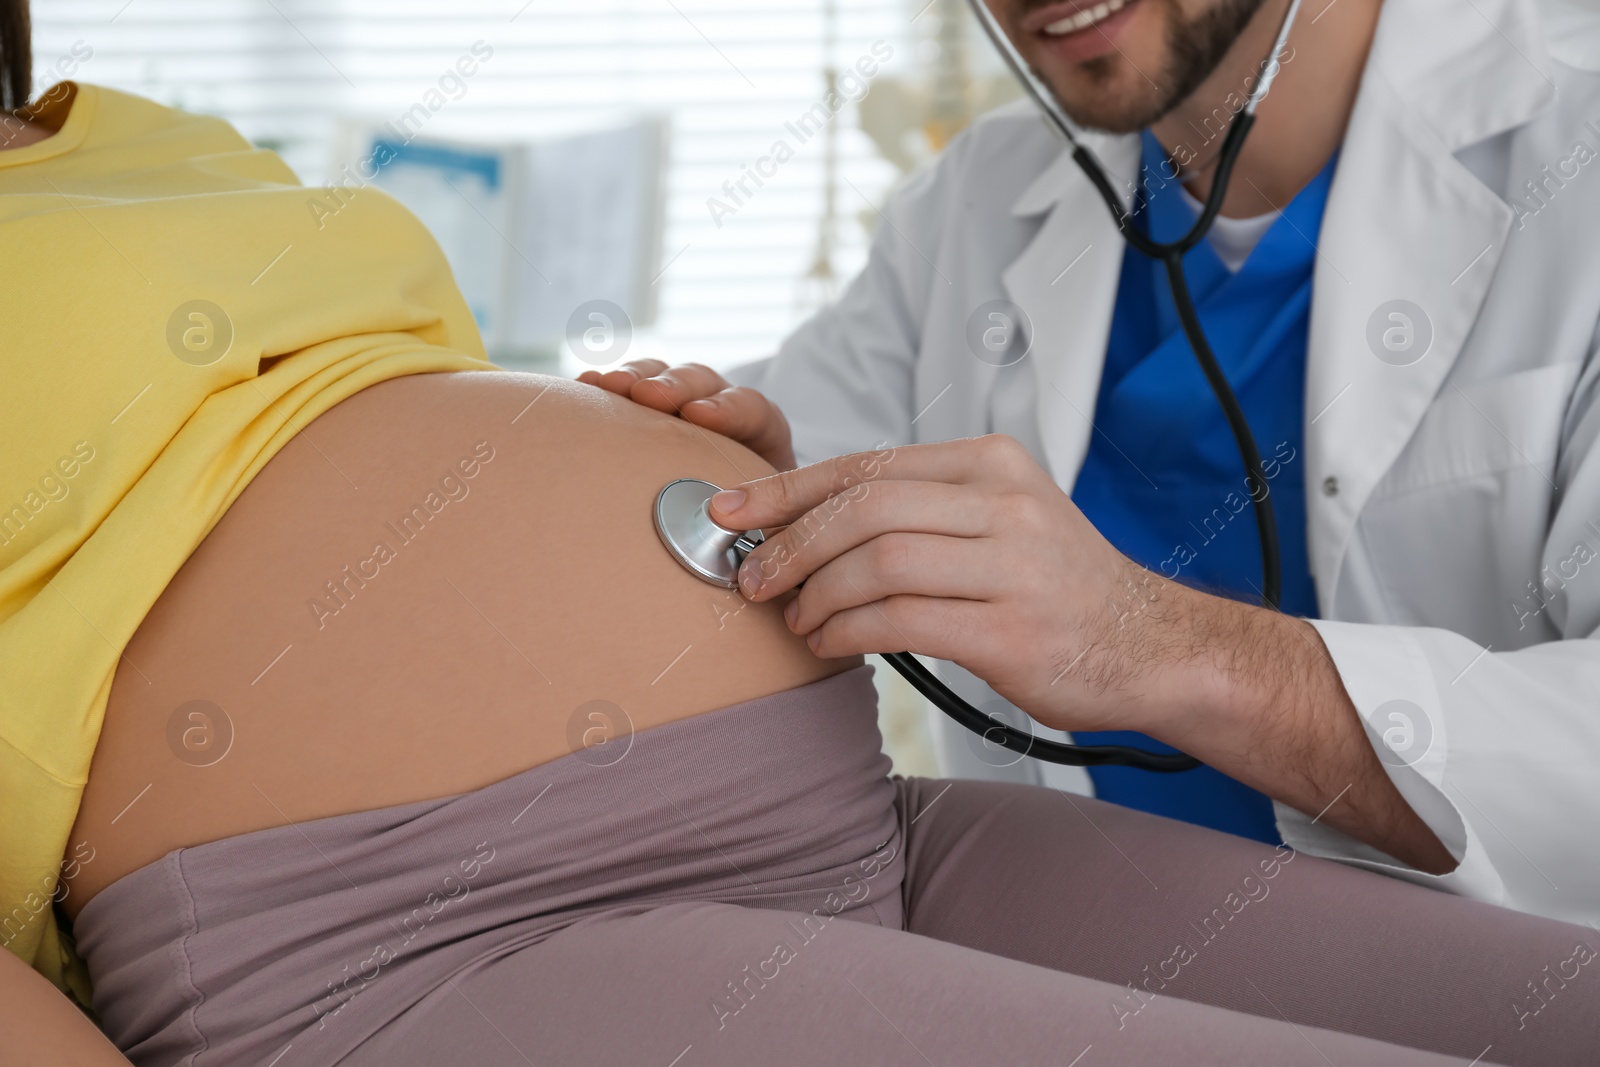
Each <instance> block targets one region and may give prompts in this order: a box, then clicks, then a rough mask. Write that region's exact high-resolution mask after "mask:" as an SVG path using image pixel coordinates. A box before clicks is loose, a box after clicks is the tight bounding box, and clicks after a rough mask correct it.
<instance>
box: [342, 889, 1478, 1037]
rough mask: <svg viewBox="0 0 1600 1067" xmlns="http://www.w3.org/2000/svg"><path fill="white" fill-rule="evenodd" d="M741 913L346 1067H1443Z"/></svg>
mask: <svg viewBox="0 0 1600 1067" xmlns="http://www.w3.org/2000/svg"><path fill="white" fill-rule="evenodd" d="M802 918H803V916H801V915H798V914H790V913H787V912H778V911H760V910H755V909H748V908H741V907H738V906H735V905H727V904H703V903H688V904H675V905H669V906H665V907H658V908H654V909H650V910H626V909H623V910H618V911H615V912H610V913H607V914H606V915H604V916H601V917H598V918H595V919H590V920H586V921H584V922H581V923H578V924H577V925H575V926H572V927H569V928H567V929H566V930H564V931H562V932H561V933H559V934H557V935H555V936H554V937H552V938H550V939H549V940H547V941H544V942H542V943H541V944H539V945H536V946H533V947H531V948H527V949H523V950H521V951H518V952H516V953H514V954H512V955H509V956H505V957H502V958H501V959H499V960H497V961H495V962H494V963H492V964H489V965H488V966H485V967H483V968H480V969H478V970H476V971H474V972H472V973H470V974H468V975H464V976H461V977H459V978H457V979H454V980H452V981H450V982H448V983H447V984H446V985H445V986H443V987H441V988H440V989H439V990H437V991H436V992H435V993H434V994H432V995H430V996H429V997H428V998H427V999H426V1000H424V1001H423V1002H422V1003H421V1004H419V1005H417V1006H416V1007H415V1008H413V1009H412V1010H411V1011H410V1012H408V1013H407V1015H405V1016H404V1017H402V1018H401V1019H400V1020H399V1021H397V1022H395V1023H393V1024H391V1025H390V1026H389V1027H387V1028H386V1029H385V1030H383V1031H380V1032H379V1033H378V1034H377V1035H376V1036H375V1037H374V1038H372V1039H371V1040H369V1041H368V1042H367V1043H366V1044H364V1045H362V1046H361V1047H360V1048H358V1049H357V1050H356V1051H355V1052H354V1053H353V1054H351V1055H350V1056H348V1057H347V1058H345V1059H344V1060H343V1061H342V1063H341V1065H340V1067H369V1065H371V1067H376V1065H379V1064H382V1065H384V1067H410V1065H421V1064H429V1065H432V1064H437V1063H472V1064H475V1065H477V1067H495V1065H501V1064H504V1065H507V1067H524V1065H526V1064H528V1063H537V1064H545V1063H582V1064H594V1065H609V1064H627V1065H629V1067H634V1065H638V1064H658V1065H660V1067H705V1065H715V1064H751V1063H761V1064H767V1065H769V1067H785V1065H791V1064H792V1065H799V1064H819V1063H868V1064H875V1065H877V1064H885V1065H887V1064H908V1065H911V1064H917V1065H925V1064H930V1063H931V1064H939V1065H941V1067H947V1065H956V1064H996V1063H1003V1064H1007V1065H1029V1064H1051V1065H1054V1067H1064V1065H1067V1064H1075V1063H1082V1064H1084V1065H1085V1067H1088V1065H1091V1064H1093V1065H1108V1064H1151V1063H1227V1064H1236V1063H1273V1064H1311V1065H1317V1067H1321V1065H1323V1064H1325V1063H1326V1062H1327V1060H1326V1059H1325V1057H1327V1058H1331V1059H1332V1060H1333V1062H1336V1063H1361V1064H1397V1065H1398V1064H1434V1063H1444V1062H1450V1061H1447V1060H1444V1059H1442V1058H1440V1057H1436V1056H1433V1055H1431V1054H1428V1053H1422V1052H1418V1051H1416V1050H1411V1049H1399V1048H1394V1047H1391V1046H1386V1045H1382V1044H1379V1043H1377V1042H1372V1041H1368V1040H1365V1039H1362V1038H1356V1037H1351V1036H1349V1035H1346V1034H1336V1033H1326V1032H1322V1031H1318V1030H1314V1029H1308V1028H1300V1029H1298V1030H1297V1029H1296V1028H1295V1027H1293V1026H1290V1025H1288V1024H1285V1023H1281V1022H1278V1021H1275V1020H1267V1019H1261V1018H1257V1017H1254V1016H1250V1015H1242V1014H1239V1013H1236V1012H1231V1011H1226V1010H1224V1009H1221V1008H1211V1007H1205V1006H1202V1005H1198V1004H1192V1003H1189V1002H1186V1001H1182V1000H1176V999H1164V1000H1162V1001H1159V1002H1157V1003H1156V1004H1153V1005H1152V1006H1151V1007H1150V1008H1149V1009H1147V1018H1146V1019H1145V1020H1144V1021H1143V1022H1144V1025H1142V1026H1140V1027H1138V1028H1137V1029H1131V1028H1130V1029H1129V1030H1127V1031H1124V1032H1119V1031H1118V1029H1117V1026H1116V1024H1115V1022H1114V1021H1113V1020H1112V1019H1111V1017H1110V1016H1109V1015H1108V1014H1107V1013H1106V1011H1105V1004H1106V1003H1107V1001H1108V999H1109V998H1111V997H1114V996H1115V995H1116V994H1117V992H1118V991H1117V989H1116V988H1115V987H1113V986H1111V985H1108V984H1106V983H1104V982H1098V981H1095V980H1093V979H1088V978H1082V977H1079V976H1077V975H1072V974H1063V973H1061V972H1058V971H1052V970H1048V969H1046V968H1043V967H1036V966H1033V965H1031V964H1026V963H1019V962H1017V961H1015V960H1010V959H1005V958H1002V957H1000V956H994V955H990V954H987V953H983V952H977V951H974V950H972V949H968V948H962V947H960V946H957V945H952V944H948V943H945V942H941V941H936V940H933V939H931V938H925V937H919V936H917V935H915V934H910V933H906V932H903V931H899V930H890V929H884V928H882V927H879V926H874V925H869V924H866V923H861V922H850V921H846V920H843V919H834V920H831V921H830V922H829V923H828V924H826V925H823V926H820V927H818V928H815V929H812V930H809V931H808V930H805V929H803V928H802V927H801V920H802Z"/></svg>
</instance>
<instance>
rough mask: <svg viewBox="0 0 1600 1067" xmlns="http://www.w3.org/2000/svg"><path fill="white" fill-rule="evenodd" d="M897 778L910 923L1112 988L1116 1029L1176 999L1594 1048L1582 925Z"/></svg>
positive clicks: (1076, 812)
mask: <svg viewBox="0 0 1600 1067" xmlns="http://www.w3.org/2000/svg"><path fill="white" fill-rule="evenodd" d="M900 789H901V797H900V803H901V809H902V811H901V824H902V826H903V827H904V829H905V831H906V883H905V890H904V893H905V904H906V925H907V929H909V930H911V931H914V932H916V933H919V934H925V935H927V936H929V937H935V938H939V939H940V940H943V941H950V942H953V943H955V944H959V945H964V946H967V947H970V948H975V949H980V950H982V951H984V952H990V953H995V954H997V955H1002V956H1006V957H1009V958H1011V959H1015V960H1022V961H1025V962H1028V963H1034V964H1039V965H1041V966H1044V967H1051V968H1055V969H1058V970H1063V971H1069V972H1071V973H1074V974H1079V975H1085V976H1088V977H1090V978H1094V979H1098V980H1101V981H1103V982H1107V983H1110V986H1111V987H1112V995H1111V996H1110V997H1109V998H1107V1000H1106V1001H1105V1002H1104V1003H1103V1004H1102V1006H1101V1010H1102V1012H1103V1013H1104V1014H1105V1015H1106V1017H1107V1018H1108V1019H1114V1020H1115V1022H1116V1025H1117V1026H1118V1027H1119V1028H1120V1029H1121V1030H1122V1031H1123V1032H1130V1033H1132V1032H1137V1031H1138V1030H1140V1029H1142V1028H1144V1027H1145V1026H1147V1025H1148V1023H1149V1020H1150V1018H1151V1012H1152V1011H1153V1010H1154V1009H1155V1008H1156V1007H1157V1006H1159V1005H1161V1004H1162V1003H1164V1002H1165V1001H1167V1000H1169V999H1171V998H1173V997H1181V998H1184V999H1187V1000H1192V1001H1198V1002H1201V1003H1205V1004H1214V1005H1221V1006H1225V1007H1228V1008H1232V1009H1234V1010H1237V1011H1242V1012H1250V1013H1253V1014H1257V1015H1262V1016H1267V1017H1272V1018H1279V1017H1281V1018H1286V1019H1289V1020H1292V1021H1293V1022H1295V1023H1297V1024H1300V1025H1303V1026H1304V1025H1309V1026H1317V1027H1325V1028H1328V1029H1333V1030H1343V1031H1348V1032H1351V1033H1357V1034H1364V1035H1367V1036H1369V1037H1374V1038H1377V1039H1379V1040H1383V1041H1391V1042H1395V1043H1398V1044H1409V1045H1415V1046H1418V1047H1425V1048H1431V1049H1435V1050H1438V1051H1442V1052H1448V1053H1450V1054H1452V1055H1457V1056H1462V1057H1464V1058H1466V1059H1471V1058H1472V1057H1474V1056H1478V1055H1480V1054H1483V1053H1485V1052H1487V1055H1485V1056H1484V1059H1485V1060H1486V1061H1488V1060H1494V1061H1504V1062H1509V1063H1519V1064H1521V1063H1571V1062H1574V1058H1573V1057H1574V1054H1575V1052H1576V1051H1577V1050H1580V1049H1582V1050H1592V1049H1594V1048H1596V1047H1600V976H1596V975H1593V974H1589V973H1587V972H1588V971H1590V970H1592V969H1593V966H1600V964H1595V965H1593V966H1589V967H1584V966H1583V961H1587V960H1592V959H1593V958H1594V955H1595V952H1596V951H1600V937H1596V936H1595V934H1594V932H1593V931H1591V930H1588V929H1585V928H1583V927H1579V926H1571V925H1568V924H1566V923H1559V922H1554V921H1551V920H1547V919H1540V918H1536V917H1534V916H1530V915H1524V914H1521V913H1518V912H1513V911H1508V910H1506V909H1503V908H1497V907H1493V906H1491V905H1488V904H1483V903H1479V902H1476V901H1470V900H1465V899H1462V898H1460V897H1453V896H1448V895H1446V894H1443V893H1438V892H1435V891H1433V890H1429V889H1425V888H1422V887H1420V886H1416V885H1411V884H1409V883H1405V882H1401V881H1398V880H1395V879H1391V878H1385V877H1383V876H1381V875H1376V874H1372V873H1370V872H1367V871H1361V870H1357V869H1354V868H1351V867H1346V866H1343V865H1340V864H1336V863H1330V862H1327V861H1324V860H1319V859H1316V858H1315V857H1311V856H1303V855H1299V854H1296V853H1294V852H1293V851H1291V850H1289V849H1287V848H1279V849H1274V848H1272V847H1270V846H1267V845H1263V844H1259V843H1257V842H1254V841H1247V840H1244V839H1243V838H1237V837H1232V836H1230V835H1227V834H1220V833H1216V832H1214V831H1210V830H1205V829H1201V828H1199V827H1195V826H1189V825H1187V824H1184V823H1177V822H1173V821H1171V820H1168V819H1162V818H1159V817H1156V816H1153V815H1148V814H1145V813H1143V812H1138V811H1132V810H1129V809H1126V808H1120V807H1117V806H1115V805H1111V804H1106V803H1102V802H1100V801H1095V800H1090V799H1088V798H1085V797H1080V796H1072V795H1069V794H1066V793H1062V792H1059V791H1056V790H1052V789H1043V788H1037V787H1033V786H1017V785H1007V784H1001V783H993V782H972V781H955V782H952V781H940V780H931V779H908V780H905V781H902V782H901V783H900ZM1585 946H1586V947H1585ZM1580 968H1581V969H1580ZM1562 973H1565V979H1563V978H1562V977H1561V974H1562ZM1574 973H1576V977H1574Z"/></svg>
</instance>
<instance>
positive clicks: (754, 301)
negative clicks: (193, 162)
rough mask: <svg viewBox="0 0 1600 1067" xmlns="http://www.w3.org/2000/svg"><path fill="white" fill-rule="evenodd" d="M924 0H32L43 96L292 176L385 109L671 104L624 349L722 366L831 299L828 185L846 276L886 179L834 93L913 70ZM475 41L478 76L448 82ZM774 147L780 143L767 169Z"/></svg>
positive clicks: (454, 112)
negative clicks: (215, 122) (143, 114)
mask: <svg viewBox="0 0 1600 1067" xmlns="http://www.w3.org/2000/svg"><path fill="white" fill-rule="evenodd" d="M924 4H925V0H850V2H848V3H845V2H839V3H837V4H836V5H834V4H828V3H824V2H823V0H765V2H763V3H761V4H759V5H753V4H749V3H744V2H740V0H449V2H443V0H34V5H33V21H34V60H35V66H36V75H37V78H36V81H37V82H38V84H39V87H40V88H42V87H43V86H44V85H46V84H48V83H50V82H53V81H55V80H58V79H59V78H60V77H62V76H71V77H75V78H77V79H79V80H83V81H88V82H93V83H96V84H101V85H107V86H111V87H115V88H119V89H124V90H127V91H130V92H135V93H139V94H141V95H144V96H148V97H151V98H153V99H155V100H158V101H160V102H162V103H166V104H171V105H175V106H178V107H182V108H185V109H188V110H191V111H197V112H205V113H208V114H214V115H218V116H221V117H223V118H225V119H227V120H228V121H230V122H232V123H233V124H234V125H235V126H237V127H238V128H239V130H240V131H241V132H242V133H243V134H244V135H245V136H246V137H248V138H249V139H250V140H252V141H254V142H256V143H258V144H261V145H263V146H265V147H270V148H272V149H274V150H276V151H278V152H279V153H280V154H281V155H282V156H283V157H284V159H285V160H286V161H287V162H288V164H289V165H290V166H291V167H293V168H294V170H295V171H296V173H298V174H299V175H300V177H301V179H302V180H303V181H305V182H307V183H308V184H320V183H323V182H325V181H327V180H329V178H330V173H329V172H330V164H331V162H332V160H333V159H334V156H335V137H336V135H337V129H338V124H339V121H340V120H341V119H343V118H353V119H359V120H371V121H375V122H386V121H388V122H393V121H396V120H397V119H398V118H400V117H401V116H402V115H405V114H407V113H408V112H409V113H413V114H415V112H414V109H415V107H416V105H418V104H419V103H420V102H425V101H432V100H436V99H438V98H441V97H442V98H443V101H444V102H443V103H442V105H441V106H439V107H438V108H437V110H432V111H430V112H429V115H428V119H427V125H426V129H425V134H426V135H428V136H438V137H447V138H454V139H484V140H492V141H506V140H515V139H522V138H537V137H542V136H549V135H556V134H561V133H566V132H572V131H577V130H583V129H592V128H597V127H603V126H605V125H607V124H608V123H614V122H616V121H618V120H622V119H627V118H631V117H635V116H637V115H639V114H641V113H649V114H663V115H665V116H666V117H667V119H668V121H669V122H670V125H671V135H670V136H671V140H670V149H669V151H670V164H669V170H668V174H667V177H666V183H665V184H666V202H665V233H664V236H663V239H662V254H661V267H662V269H661V272H660V275H659V277H658V278H657V280H656V282H655V285H656V286H658V287H659V290H658V292H657V294H656V299H657V306H658V308H659V314H658V319H657V322H656V324H655V326H654V327H652V328H649V329H645V330H641V331H639V332H638V333H637V334H636V336H635V339H634V342H633V344H632V347H631V349H630V351H629V353H628V356H629V357H633V356H639V355H658V356H660V357H661V358H666V359H671V360H679V361H682V360H698V361H701V362H706V363H709V364H712V365H714V366H727V365H731V364H733V363H737V362H740V361H742V360H744V359H749V358H753V357H756V356H760V355H764V354H767V353H768V352H770V351H771V350H772V349H773V348H774V347H775V346H776V344H777V343H778V342H779V340H780V339H781V338H782V337H783V336H784V335H785V334H786V333H787V332H788V331H789V330H790V329H792V328H793V327H794V326H795V325H796V324H798V323H799V322H800V321H801V320H802V319H803V318H804V317H805V316H806V315H807V314H808V313H809V312H810V311H811V310H813V309H814V308H815V307H816V306H817V305H818V304H819V303H820V302H821V301H822V300H824V299H826V297H827V296H828V295H829V291H830V286H829V284H828V282H829V279H828V278H826V277H815V276H808V272H811V269H812V268H813V266H814V265H815V260H816V257H817V253H818V247H819V239H820V229H819V227H820V223H821V218H822V215H823V210H824V206H825V203H826V202H827V198H828V195H829V193H830V191H831V194H832V197H833V203H834V205H835V213H836V215H837V218H836V221H835V224H834V227H833V244H832V247H831V249H829V250H828V251H829V256H828V260H829V264H830V265H831V267H832V271H833V281H834V283H835V284H836V285H838V286H842V285H843V284H844V282H846V281H847V280H848V279H849V278H850V277H851V276H852V275H853V274H854V273H855V272H856V271H857V270H858V269H859V268H860V265H861V262H862V260H863V258H864V255H865V246H866V241H867V226H866V222H867V221H868V220H871V219H873V218H874V217H875V216H874V214H873V209H872V205H873V204H874V203H879V202H881V200H882V197H883V194H884V192H885V190H886V189H887V187H888V186H889V185H890V183H892V182H893V181H894V179H895V177H896V171H895V169H894V168H893V167H892V166H890V165H889V164H888V163H886V162H884V161H883V160H882V159H881V158H879V156H878V154H877V153H876V152H875V151H874V149H873V148H872V146H871V144H870V143H869V142H868V140H867V138H866V137H865V136H864V135H863V134H862V133H861V132H860V130H859V128H858V126H857V119H856V108H855V106H854V104H853V103H852V102H850V99H849V98H850V97H853V96H856V95H859V94H860V92H862V91H870V85H871V82H872V80H873V78H869V77H866V76H864V75H863V74H862V73H861V71H865V70H869V69H871V70H874V71H875V74H874V76H873V77H884V76H889V77H896V78H907V77H911V76H913V73H914V64H915V63H916V62H917V58H918V55H919V54H920V53H919V48H920V49H926V48H928V47H929V34H930V32H931V30H932V29H933V27H931V26H930V25H929V24H930V23H932V22H934V21H935V19H936V16H928V15H926V14H923V13H922V12H923V11H924V10H925V9H924ZM475 48H476V53H475V52H474V49H475ZM485 50H488V51H490V53H491V54H489V55H488V56H487V58H485V57H484V55H483V53H484V51H485ZM468 55H474V56H475V59H476V62H475V66H476V72H475V73H474V74H473V75H472V76H471V77H469V78H460V77H457V78H454V79H450V78H448V77H447V76H448V75H449V74H450V72H451V71H452V70H453V69H455V67H456V63H457V60H458V59H459V58H461V57H462V56H468ZM863 57H865V58H866V59H867V60H868V62H864V63H863V62H860V61H862V60H863ZM858 63H859V64H860V65H859V67H858ZM830 65H831V66H833V67H834V68H835V69H836V70H837V71H838V74H839V79H840V83H839V85H838V86H837V88H838V89H839V90H840V91H841V95H840V97H839V98H837V99H838V100H839V102H840V103H841V106H840V107H838V109H837V114H832V113H831V112H830V111H829V109H828V104H829V100H828V98H827V95H826V91H827V86H826V85H825V81H824V71H825V69H826V68H828V67H829V66H830ZM846 72H848V73H846ZM430 93H436V94H437V96H436V97H430V96H429V94H430ZM819 108H820V109H819ZM824 114H827V115H828V122H829V123H830V124H831V125H832V127H833V132H832V152H833V158H832V160H831V161H830V158H829V152H830V149H829V138H828V137H827V136H823V135H820V134H818V135H812V136H808V137H806V138H804V140H802V139H801V138H800V137H799V136H797V135H796V134H797V133H803V132H805V131H806V130H808V129H809V127H808V126H807V125H806V121H805V120H806V117H807V116H810V121H811V122H812V123H813V124H814V125H819V126H820V125H822V123H821V121H820V117H821V116H822V115H824ZM778 142H784V143H786V144H787V145H788V146H789V148H790V149H791V150H792V156H790V157H788V158H784V159H782V160H781V161H775V160H774V159H773V158H772V157H773V155H774V148H775V146H776V145H777V143H778ZM780 154H781V153H780ZM763 157H768V158H767V161H766V162H765V163H763V162H761V161H762V159H763ZM758 167H759V169H760V170H761V171H762V172H763V173H765V176H764V177H761V180H760V182H759V183H757V182H755V180H754V179H753V178H751V177H749V175H750V173H751V172H752V171H753V170H755V169H757V168H758ZM768 172H770V173H768ZM758 177H760V175H758ZM730 189H732V190H734V192H733V193H730V191H729V190H730ZM741 189H742V190H743V192H739V190H741ZM582 366H583V364H578V363H576V362H573V361H570V357H569V365H568V366H566V367H564V368H563V369H564V370H567V371H573V370H576V369H579V368H581V367H582Z"/></svg>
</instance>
